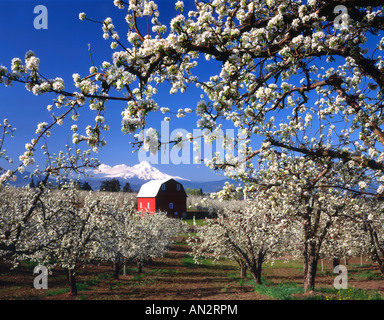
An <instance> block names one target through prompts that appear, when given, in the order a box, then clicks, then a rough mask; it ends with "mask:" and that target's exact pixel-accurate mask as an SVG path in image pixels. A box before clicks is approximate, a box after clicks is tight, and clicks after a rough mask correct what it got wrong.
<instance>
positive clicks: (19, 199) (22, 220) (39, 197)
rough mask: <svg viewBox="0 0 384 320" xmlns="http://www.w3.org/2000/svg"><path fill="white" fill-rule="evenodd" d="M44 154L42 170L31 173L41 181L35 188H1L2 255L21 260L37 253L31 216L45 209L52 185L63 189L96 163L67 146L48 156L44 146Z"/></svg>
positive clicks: (33, 219)
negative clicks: (64, 149) (32, 237)
mask: <svg viewBox="0 0 384 320" xmlns="http://www.w3.org/2000/svg"><path fill="white" fill-rule="evenodd" d="M44 154H45V156H46V161H47V163H46V165H45V167H44V168H42V169H40V168H36V170H35V171H34V172H33V176H36V177H39V178H40V179H41V181H40V183H39V185H38V187H37V188H33V189H29V188H12V187H8V186H7V187H3V188H0V195H1V197H0V206H1V210H0V221H1V224H0V252H1V253H2V256H3V255H4V256H7V257H9V258H11V257H12V256H14V257H20V256H23V255H27V254H32V253H33V252H34V251H37V250H39V248H40V246H39V245H32V244H33V243H34V241H32V239H30V237H29V236H28V234H31V233H32V234H33V232H36V234H38V233H39V232H38V231H36V230H35V228H38V224H39V223H38V221H39V220H36V219H37V218H35V217H34V216H35V215H36V216H39V215H41V214H42V213H41V210H43V211H44V210H45V209H44V208H45V207H46V206H47V205H46V204H45V201H46V199H50V196H48V195H47V193H48V192H49V191H50V189H51V188H52V183H56V184H59V185H64V186H65V183H66V181H69V179H71V178H76V176H75V177H74V175H76V174H84V173H85V171H84V170H86V169H87V168H89V167H93V166H96V165H97V164H98V161H97V160H96V159H94V158H89V155H90V152H89V151H84V152H83V151H81V150H79V149H76V150H75V151H74V150H72V148H70V147H68V148H67V151H66V152H63V151H60V152H59V153H58V154H50V153H49V152H48V151H47V147H46V145H44ZM8 172H9V171H8ZM11 174H13V173H12V172H11ZM44 212H45V211H44ZM44 212H43V213H44ZM32 230H34V231H32ZM34 239H36V238H34Z"/></svg>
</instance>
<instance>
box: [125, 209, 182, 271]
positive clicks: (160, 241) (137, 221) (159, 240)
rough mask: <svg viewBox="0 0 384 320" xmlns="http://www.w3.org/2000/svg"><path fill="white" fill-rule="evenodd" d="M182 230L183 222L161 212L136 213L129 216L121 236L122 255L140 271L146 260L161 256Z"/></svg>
mask: <svg viewBox="0 0 384 320" xmlns="http://www.w3.org/2000/svg"><path fill="white" fill-rule="evenodd" d="M184 232H186V224H185V223H183V222H182V221H181V220H179V219H174V218H169V217H167V215H166V214H165V213H163V212H155V213H136V214H134V215H131V216H130V217H129V221H128V223H127V229H126V233H125V234H124V236H123V237H122V241H123V250H124V252H123V255H124V256H125V257H127V258H128V259H131V260H133V261H136V263H137V267H138V272H139V273H140V272H142V268H143V266H144V264H145V263H146V262H147V261H150V260H152V259H154V258H160V257H163V256H164V254H165V253H166V252H167V251H168V249H169V246H170V245H171V244H172V243H173V240H172V238H173V237H175V236H177V235H178V234H180V233H184Z"/></svg>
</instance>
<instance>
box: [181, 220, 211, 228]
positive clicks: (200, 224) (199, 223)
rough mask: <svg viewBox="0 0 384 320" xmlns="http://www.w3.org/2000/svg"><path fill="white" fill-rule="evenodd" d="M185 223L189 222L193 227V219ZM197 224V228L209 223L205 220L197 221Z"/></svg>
mask: <svg viewBox="0 0 384 320" xmlns="http://www.w3.org/2000/svg"><path fill="white" fill-rule="evenodd" d="M183 221H185V222H187V224H188V225H189V226H193V219H186V220H183ZM195 222H196V226H197V227H202V226H204V225H205V224H206V223H207V221H206V220H205V219H195Z"/></svg>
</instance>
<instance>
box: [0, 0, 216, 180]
mask: <svg viewBox="0 0 384 320" xmlns="http://www.w3.org/2000/svg"><path fill="white" fill-rule="evenodd" d="M188 2H189V1H185V3H186V8H185V9H186V11H187V10H188V9H189V5H191V2H189V3H188ZM157 3H159V9H160V19H161V21H168V20H169V18H170V16H171V15H173V14H175V13H176V11H175V10H174V1H166V0H161V1H158V2H157ZM37 5H44V6H46V8H47V10H48V29H46V30H45V29H39V30H37V29H35V28H34V26H33V22H34V20H35V18H36V17H37V16H38V14H35V13H34V12H33V11H34V8H35V7H36V6H37ZM1 6H2V8H1V11H0V43H1V50H0V65H4V66H6V67H8V69H10V64H11V60H12V58H14V57H20V58H21V59H22V60H23V59H24V55H25V53H26V52H27V51H28V50H33V51H34V52H35V54H36V56H37V57H39V58H40V71H41V73H42V74H43V75H44V76H45V77H47V78H55V77H61V78H63V79H64V81H65V84H66V90H67V91H70V90H76V88H75V87H74V86H73V85H72V82H73V81H72V74H73V73H79V74H80V75H82V76H85V75H88V74H89V67H90V66H91V62H90V57H89V53H88V44H90V45H91V50H92V58H93V60H94V62H95V64H96V65H97V66H100V65H101V64H102V62H103V61H111V56H112V53H113V50H112V49H111V48H110V41H109V40H104V39H103V38H102V34H103V32H102V30H101V27H100V25H99V24H95V23H91V22H88V21H80V20H79V18H78V15H79V13H80V12H85V13H86V14H87V16H88V17H90V18H93V19H95V20H98V21H101V20H102V19H105V18H106V17H112V18H113V22H114V24H115V26H116V30H117V31H118V32H119V34H120V35H121V36H122V35H125V34H126V31H124V29H127V25H126V22H125V20H124V16H125V14H126V10H119V9H117V8H116V7H115V6H114V5H113V1H112V0H82V1H64V0H59V1H53V0H51V1H43V0H38V1H37V0H36V1H31V0H29V1H21V0H13V1H11V0H1ZM167 15H168V16H167ZM163 23H165V24H167V23H166V22H163ZM207 76H208V75H207ZM200 93H201V92H200V90H199V89H196V88H194V87H193V88H190V89H189V90H188V91H187V93H186V94H183V95H170V94H169V88H166V87H165V88H164V87H163V90H160V91H159V93H158V94H157V95H156V97H155V99H156V101H157V103H158V104H159V106H160V107H170V108H171V109H172V108H186V107H190V108H192V109H194V107H195V106H196V103H197V102H198V101H199V100H201V98H200ZM54 98H55V95H53V94H44V95H40V96H35V95H33V94H32V93H31V92H28V91H27V90H26V89H25V88H24V86H23V85H22V84H18V83H14V84H13V86H12V87H8V88H6V87H5V86H4V85H0V118H8V119H9V121H10V123H11V124H12V125H13V126H14V127H16V128H17V131H16V134H15V138H13V139H9V140H7V141H6V143H5V146H4V148H5V149H7V151H8V153H9V155H10V156H11V157H12V158H13V159H14V163H15V164H14V166H13V167H11V169H14V167H15V166H16V164H18V157H19V155H20V154H22V153H23V152H24V150H25V149H24V145H25V143H26V142H29V140H30V139H31V138H32V137H33V136H34V132H35V130H36V126H37V124H38V123H39V122H40V121H46V122H49V120H50V115H49V112H48V111H47V110H46V107H47V105H49V104H51V103H52V99H54ZM125 105H126V104H125V102H109V103H108V105H107V107H108V108H107V113H106V120H107V124H108V125H109V126H110V128H111V129H110V131H109V132H108V133H107V134H106V140H107V145H106V146H105V147H104V148H102V149H101V150H100V152H99V153H97V154H95V156H96V157H97V158H98V159H99V160H100V161H101V162H102V163H105V164H108V165H110V166H114V165H117V164H122V163H124V164H126V165H129V166H132V165H135V164H137V163H138V162H139V160H138V155H137V153H135V154H132V151H133V149H132V147H131V145H130V142H131V141H132V139H131V137H130V136H129V135H124V134H123V133H122V132H121V111H123V110H124V108H125ZM86 108H87V107H84V109H83V114H82V115H81V116H80V119H79V123H78V124H79V128H81V127H82V124H83V125H84V124H88V123H89V121H88V122H87V120H89V119H93V118H94V117H95V114H93V113H91V112H88V111H87V110H86ZM163 118H164V115H163V114H161V113H160V112H159V113H158V114H155V115H153V116H151V118H150V120H149V126H153V127H155V128H157V129H160V122H161V120H162V119H163ZM186 119H187V118H184V119H182V121H181V120H179V119H176V120H175V121H171V123H170V132H172V131H173V130H175V129H179V128H185V129H187V130H188V131H190V130H192V129H194V128H196V123H195V119H193V120H192V119H191V120H187V121H186ZM90 123H91V124H92V122H90ZM71 124H73V123H72V122H71V121H67V122H66V123H64V125H63V126H62V127H56V128H55V130H53V131H52V136H51V138H49V139H48V146H49V148H50V150H52V151H57V150H59V149H62V146H63V145H65V143H67V142H68V141H69V142H70V141H71V132H70V131H69V130H68V129H69V126H70V125H71ZM83 148H84V147H83ZM191 152H192V147H191ZM42 159H43V158H42V157H41V156H39V155H37V156H36V163H39V164H42V165H43V162H42V161H43V160H42ZM192 161H193V158H192V157H191V162H192ZM2 165H4V163H3V164H2ZM154 166H155V167H156V168H158V169H159V170H161V171H163V172H165V173H168V174H172V175H177V176H181V177H183V178H186V179H193V180H216V179H218V177H217V175H216V174H215V173H213V172H211V171H210V170H209V169H208V168H206V167H205V166H204V165H196V164H190V165H186V164H180V165H174V164H172V163H171V164H168V165H165V164H159V165H154ZM221 178H222V177H220V179H221Z"/></svg>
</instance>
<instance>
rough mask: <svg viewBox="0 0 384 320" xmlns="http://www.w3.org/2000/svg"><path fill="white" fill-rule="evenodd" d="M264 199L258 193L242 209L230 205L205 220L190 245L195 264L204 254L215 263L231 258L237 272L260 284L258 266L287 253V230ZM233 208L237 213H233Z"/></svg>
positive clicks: (288, 230) (263, 196) (264, 197)
mask: <svg viewBox="0 0 384 320" xmlns="http://www.w3.org/2000/svg"><path fill="white" fill-rule="evenodd" d="M271 204H272V202H270V201H269V200H268V199H267V198H266V195H265V194H263V193H260V194H259V195H258V196H257V197H256V199H254V201H252V202H245V203H244V205H243V206H242V208H244V209H239V206H238V205H237V203H236V204H233V205H232V204H230V205H228V207H232V208H226V209H225V210H224V211H220V212H219V213H218V217H217V219H208V220H207V224H206V225H204V226H202V227H201V228H200V229H199V232H198V233H197V235H196V237H194V238H191V239H190V240H189V242H190V243H191V245H192V248H193V252H194V256H195V260H196V261H198V258H199V257H201V256H204V255H207V254H211V255H213V257H214V258H215V260H218V259H219V258H221V257H230V258H234V259H235V260H236V261H237V262H238V264H239V266H240V269H241V277H245V272H246V270H249V272H250V273H251V274H252V277H253V279H254V282H255V284H261V272H262V265H263V263H264V262H265V261H267V260H271V259H273V258H275V257H280V256H282V255H283V254H287V253H288V247H289V243H290V241H289V239H290V234H289V233H290V230H291V229H290V228H287V221H286V220H284V219H282V217H281V211H279V210H276V208H274V207H272V205H271ZM235 207H237V209H235Z"/></svg>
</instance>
